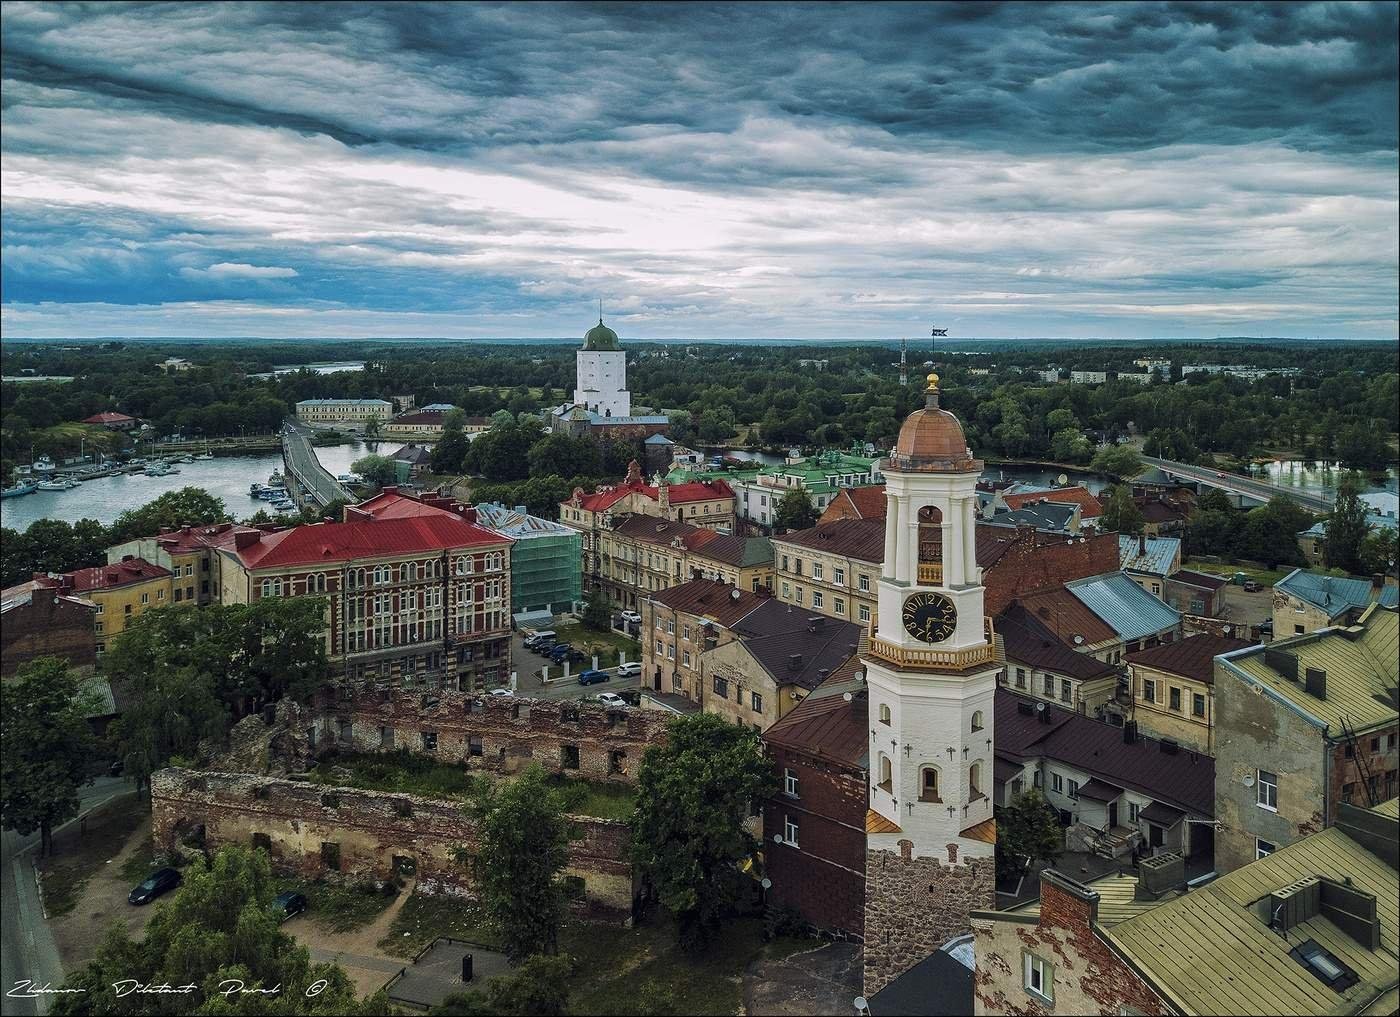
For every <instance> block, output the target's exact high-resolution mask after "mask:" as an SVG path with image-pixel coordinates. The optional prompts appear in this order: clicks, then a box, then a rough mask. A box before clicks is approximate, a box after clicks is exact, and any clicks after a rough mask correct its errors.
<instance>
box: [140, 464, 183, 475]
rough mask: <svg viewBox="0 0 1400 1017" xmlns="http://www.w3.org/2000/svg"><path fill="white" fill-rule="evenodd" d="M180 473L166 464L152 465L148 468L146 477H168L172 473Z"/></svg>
mask: <svg viewBox="0 0 1400 1017" xmlns="http://www.w3.org/2000/svg"><path fill="white" fill-rule="evenodd" d="M179 472H180V471H179V470H176V469H172V468H171V467H169V466H167V465H166V464H165V463H151V464H150V465H149V466H147V467H146V476H148V477H168V476H169V475H170V474H172V473H179Z"/></svg>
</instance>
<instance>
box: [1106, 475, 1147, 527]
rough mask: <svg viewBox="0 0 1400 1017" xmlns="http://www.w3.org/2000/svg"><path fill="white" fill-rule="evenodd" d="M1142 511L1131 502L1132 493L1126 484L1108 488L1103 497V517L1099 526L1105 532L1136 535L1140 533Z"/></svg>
mask: <svg viewBox="0 0 1400 1017" xmlns="http://www.w3.org/2000/svg"><path fill="white" fill-rule="evenodd" d="M1142 523H1143V520H1142V510H1141V509H1139V508H1138V507H1137V503H1136V502H1134V501H1133V492H1132V490H1131V489H1130V488H1129V487H1128V486H1127V485H1126V484H1117V485H1115V486H1113V487H1110V488H1109V489H1108V491H1107V492H1106V493H1105V494H1104V497H1103V516H1102V517H1101V518H1100V520H1099V525H1100V526H1101V527H1102V528H1103V529H1104V530H1105V531H1109V530H1116V531H1117V532H1119V533H1131V534H1137V533H1140V532H1141V531H1142Z"/></svg>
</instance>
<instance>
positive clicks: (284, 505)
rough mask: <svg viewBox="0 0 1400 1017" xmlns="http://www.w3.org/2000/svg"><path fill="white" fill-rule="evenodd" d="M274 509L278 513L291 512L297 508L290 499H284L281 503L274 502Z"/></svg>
mask: <svg viewBox="0 0 1400 1017" xmlns="http://www.w3.org/2000/svg"><path fill="white" fill-rule="evenodd" d="M272 507H273V508H274V509H276V510H277V511H278V512H291V511H293V510H294V509H295V508H296V504H295V503H294V502H292V501H291V499H289V498H283V499H282V500H281V501H274V502H273V503H272Z"/></svg>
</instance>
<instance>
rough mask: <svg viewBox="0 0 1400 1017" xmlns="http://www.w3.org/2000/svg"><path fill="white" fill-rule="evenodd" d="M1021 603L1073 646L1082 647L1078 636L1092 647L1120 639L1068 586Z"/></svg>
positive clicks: (1031, 596)
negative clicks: (1076, 638) (1095, 644)
mask: <svg viewBox="0 0 1400 1017" xmlns="http://www.w3.org/2000/svg"><path fill="white" fill-rule="evenodd" d="M1019 603H1020V604H1021V605H1022V606H1023V607H1024V608H1025V609H1026V610H1027V611H1028V612H1030V613H1031V614H1033V615H1035V617H1036V618H1037V619H1039V620H1040V621H1041V622H1042V623H1043V624H1044V625H1045V626H1046V627H1047V628H1049V629H1050V630H1051V631H1052V632H1054V633H1055V634H1056V635H1058V636H1059V637H1060V639H1061V640H1062V641H1064V642H1066V643H1068V644H1070V645H1072V646H1079V645H1082V644H1081V643H1079V642H1076V640H1075V638H1074V637H1075V636H1080V637H1082V640H1083V643H1090V644H1093V643H1104V642H1110V641H1114V642H1116V641H1117V639H1118V633H1117V632H1115V631H1114V630H1113V629H1112V628H1111V627H1109V625H1108V624H1107V623H1106V622H1104V621H1103V620H1102V619H1101V618H1099V616H1098V615H1096V614H1094V612H1093V611H1090V610H1089V609H1088V608H1087V607H1085V606H1084V604H1083V602H1081V601H1080V600H1079V598H1078V597H1076V596H1075V595H1074V594H1072V593H1070V592H1069V591H1068V590H1066V589H1065V588H1064V587H1057V588H1054V589H1049V590H1041V591H1039V592H1037V593H1031V594H1027V595H1026V596H1024V597H1022V598H1021V599H1020V601H1019Z"/></svg>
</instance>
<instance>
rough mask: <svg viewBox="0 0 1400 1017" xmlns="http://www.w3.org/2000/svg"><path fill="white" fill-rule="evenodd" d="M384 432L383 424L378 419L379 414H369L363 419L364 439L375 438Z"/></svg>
mask: <svg viewBox="0 0 1400 1017" xmlns="http://www.w3.org/2000/svg"><path fill="white" fill-rule="evenodd" d="M383 430H384V422H383V421H382V420H380V419H379V414H377V413H371V414H370V415H369V416H367V417H365V429H364V435H365V437H366V438H377V437H379V434H380V432H381V431H383Z"/></svg>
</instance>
